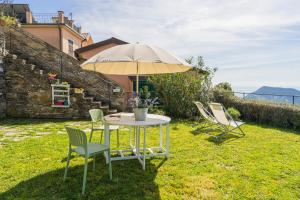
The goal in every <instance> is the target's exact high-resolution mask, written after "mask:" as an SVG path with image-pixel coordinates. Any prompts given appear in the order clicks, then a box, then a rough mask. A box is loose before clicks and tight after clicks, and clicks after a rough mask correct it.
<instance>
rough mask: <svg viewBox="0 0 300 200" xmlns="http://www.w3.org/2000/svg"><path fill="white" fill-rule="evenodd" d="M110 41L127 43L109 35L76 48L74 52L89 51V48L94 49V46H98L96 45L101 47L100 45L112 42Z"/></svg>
mask: <svg viewBox="0 0 300 200" xmlns="http://www.w3.org/2000/svg"><path fill="white" fill-rule="evenodd" d="M112 43H113V44H128V42H125V41H123V40H119V39H117V38H114V37H111V38H109V39H107V40H103V41H100V42H96V43H94V44H90V45H88V46H85V47H82V48H79V49H76V50H75V52H76V53H82V52H85V51H89V50H92V49H95V48H98V47H102V46H105V45H108V44H112Z"/></svg>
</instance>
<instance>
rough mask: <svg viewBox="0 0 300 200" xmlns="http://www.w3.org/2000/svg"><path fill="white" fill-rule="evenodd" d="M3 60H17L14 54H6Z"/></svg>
mask: <svg viewBox="0 0 300 200" xmlns="http://www.w3.org/2000/svg"><path fill="white" fill-rule="evenodd" d="M5 58H7V59H12V60H15V59H17V58H18V56H17V55H15V54H8V55H6V56H5Z"/></svg>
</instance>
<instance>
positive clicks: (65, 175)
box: [64, 149, 72, 181]
mask: <svg viewBox="0 0 300 200" xmlns="http://www.w3.org/2000/svg"><path fill="white" fill-rule="evenodd" d="M71 153H72V151H71V149H69V153H68V158H67V166H66V169H65V174H64V181H65V180H66V178H67V173H68V168H69V164H70V158H71Z"/></svg>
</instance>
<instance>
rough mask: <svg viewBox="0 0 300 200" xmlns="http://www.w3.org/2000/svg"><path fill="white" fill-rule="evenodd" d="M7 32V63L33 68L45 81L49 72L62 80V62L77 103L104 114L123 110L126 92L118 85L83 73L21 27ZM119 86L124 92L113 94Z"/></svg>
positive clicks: (57, 51) (6, 30) (96, 75)
mask: <svg viewBox="0 0 300 200" xmlns="http://www.w3.org/2000/svg"><path fill="white" fill-rule="evenodd" d="M4 33H5V35H6V43H7V47H8V50H9V54H8V55H7V56H6V60H8V61H9V62H10V63H14V65H20V66H22V67H25V68H26V69H30V70H31V73H32V74H35V75H39V76H41V77H43V78H44V79H47V76H48V75H47V74H48V72H55V73H56V74H58V77H60V75H61V74H60V72H61V68H60V67H59V66H60V63H62V66H63V68H62V69H63V71H62V76H63V81H67V82H68V83H69V84H70V85H71V87H72V94H73V96H74V100H76V98H77V99H78V98H81V100H80V101H84V103H85V104H87V103H89V104H90V106H83V107H86V108H88V107H93V108H100V109H103V110H104V112H105V113H114V112H117V109H122V108H123V104H124V93H123V90H122V87H121V86H120V85H118V84H117V83H115V82H113V81H111V80H109V79H107V78H106V77H105V76H103V75H102V74H100V73H96V72H91V71H86V70H83V69H82V68H81V67H80V63H79V61H78V60H76V59H74V58H73V57H71V56H69V55H67V54H65V53H62V52H61V51H59V50H58V49H56V48H54V47H52V46H51V45H49V44H48V43H46V42H44V41H42V40H40V39H39V38H36V37H34V36H33V35H31V34H29V33H27V32H25V31H23V30H22V29H20V28H17V27H6V28H4ZM49 87H50V84H49ZM117 87H118V88H120V89H121V92H119V93H113V92H112V89H114V88H117ZM78 88H83V92H82V93H81V94H77V93H76V92H75V91H76V90H77V89H78ZM36 89H38V88H36ZM8 96H9V95H8ZM75 96H76V98H75ZM80 96H81V97H80ZM71 103H72V102H71ZM73 105H74V104H73ZM82 112H85V111H82Z"/></svg>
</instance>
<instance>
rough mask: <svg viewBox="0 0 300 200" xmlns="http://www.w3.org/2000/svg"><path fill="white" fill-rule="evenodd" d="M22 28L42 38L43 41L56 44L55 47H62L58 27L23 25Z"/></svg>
mask: <svg viewBox="0 0 300 200" xmlns="http://www.w3.org/2000/svg"><path fill="white" fill-rule="evenodd" d="M22 29H23V30H25V31H27V32H29V33H31V34H32V35H34V36H36V37H38V38H40V39H42V40H43V41H45V42H47V43H48V44H50V45H52V46H54V47H55V48H57V49H59V48H60V44H59V30H58V28H57V27H44V26H43V27H41V26H40V27H38V26H36V27H34V26H28V27H27V26H22Z"/></svg>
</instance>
